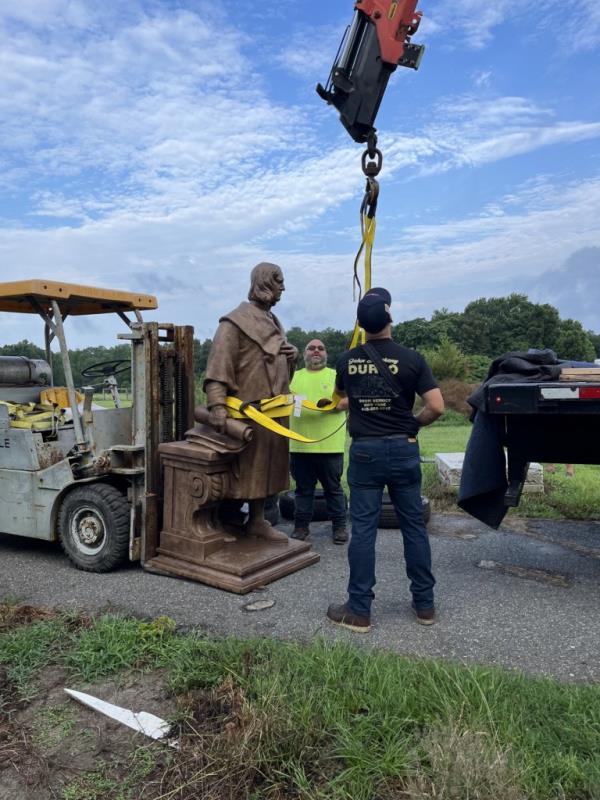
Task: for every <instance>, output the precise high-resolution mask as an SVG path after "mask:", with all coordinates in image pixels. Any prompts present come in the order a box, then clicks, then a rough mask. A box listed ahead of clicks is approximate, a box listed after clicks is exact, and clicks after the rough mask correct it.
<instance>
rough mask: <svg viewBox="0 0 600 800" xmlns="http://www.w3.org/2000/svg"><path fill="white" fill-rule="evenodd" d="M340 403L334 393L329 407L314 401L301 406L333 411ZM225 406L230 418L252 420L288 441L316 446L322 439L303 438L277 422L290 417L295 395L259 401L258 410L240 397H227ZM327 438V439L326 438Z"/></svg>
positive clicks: (315, 409)
mask: <svg viewBox="0 0 600 800" xmlns="http://www.w3.org/2000/svg"><path fill="white" fill-rule="evenodd" d="M338 402H339V397H338V396H337V395H336V394H335V393H334V396H333V400H332V402H331V403H329V405H326V406H323V407H322V408H320V407H319V406H318V405H317V404H316V403H313V402H312V400H302V402H301V403H300V405H301V406H302V408H308V409H310V410H311V411H323V412H327V411H333V410H334V409H335V408H336V407H337V404H338ZM225 405H226V406H227V411H228V413H229V416H230V417H233V418H234V419H251V420H253V421H254V422H257V423H258V424H259V425H262V427H263V428H267V430H270V431H272V432H273V433H277V434H279V435H280V436H285V437H286V438H287V439H293V440H294V441H296V442H303V443H304V444H314V443H315V442H320V441H321V439H309V438H308V437H307V436H302V434H301V433H296V431H292V430H290V429H289V428H286V427H285V426H284V425H280V424H279V422H276V421H275V418H276V417H290V416H291V415H292V412H293V410H294V408H295V407H296V401H295V398H294V395H293V394H279V395H277V396H276V397H269V398H267V399H266V400H259V401H258V408H257V407H256V404H251V403H244V402H242V400H240V399H239V398H238V397H227V398H226V399H225ZM325 438H327V437H325Z"/></svg>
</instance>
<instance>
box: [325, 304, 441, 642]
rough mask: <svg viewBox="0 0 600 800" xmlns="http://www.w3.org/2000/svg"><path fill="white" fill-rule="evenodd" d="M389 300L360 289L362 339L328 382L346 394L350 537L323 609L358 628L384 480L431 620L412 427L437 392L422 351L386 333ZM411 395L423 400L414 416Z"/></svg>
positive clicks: (427, 419) (417, 599) (425, 421)
mask: <svg viewBox="0 0 600 800" xmlns="http://www.w3.org/2000/svg"><path fill="white" fill-rule="evenodd" d="M390 304H391V296H390V293H389V292H388V291H387V289H371V290H370V291H369V292H368V293H367V294H366V295H365V296H364V297H363V299H362V300H361V301H360V303H359V304H358V313H357V317H358V322H359V325H360V326H361V327H362V328H363V329H364V331H365V333H366V340H367V343H366V345H359V346H358V347H355V348H353V349H352V350H349V351H348V352H346V353H344V354H343V355H342V356H341V358H340V360H339V361H338V365H337V377H336V389H337V391H338V394H340V395H341V396H342V397H345V396H347V397H348V402H349V420H348V429H349V432H350V436H351V437H352V445H351V447H350V461H349V466H348V484H349V486H350V515H351V518H352V538H351V540H350V547H349V548H348V562H349V565H350V580H349V583H348V600H347V601H346V602H345V603H344V604H343V605H339V606H338V605H331V606H329V608H328V610H327V616H328V617H329V619H330V620H331V621H332V622H335V623H337V624H339V625H343V626H344V627H346V628H350V630H354V631H360V632H366V631H368V630H370V628H371V602H372V600H373V597H374V596H375V595H374V593H373V587H374V586H375V540H376V537H377V522H378V519H379V512H380V510H381V496H382V493H383V489H384V487H385V486H387V488H388V491H389V495H390V499H391V501H392V503H393V505H394V508H395V509H396V514H397V515H398V521H399V523H400V529H401V531H402V538H403V541H404V559H405V561H406V574H407V575H408V578H409V580H410V590H411V593H412V607H413V609H414V611H415V613H416V617H417V622H419V623H421V624H422V625H431V624H433V622H434V620H435V609H434V602H433V586H434V584H435V579H434V577H433V574H432V572H431V550H430V547H429V539H428V537H427V530H426V528H425V523H424V522H423V510H422V502H421V461H420V458H419V445H418V444H417V433H418V430H419V428H421V427H423V426H425V425H430V424H431V423H432V422H434V421H435V420H436V419H437V418H438V417H439V416H440V415H441V414H442V413H443V412H444V400H443V398H442V393H441V392H440V390H439V388H438V386H437V383H436V382H435V379H434V377H433V375H432V374H431V369H430V368H429V366H428V364H427V362H426V361H425V359H424V358H423V356H421V355H420V354H419V353H417V352H415V351H414V350H410V349H409V348H407V347H403V346H402V345H399V344H396V342H394V341H393V340H392V338H391V334H392V318H391V315H390ZM415 395H419V396H420V397H421V399H422V401H423V408H422V410H421V411H420V412H419V414H418V415H416V416H415V415H414V414H413V413H412V409H413V405H414V402H415Z"/></svg>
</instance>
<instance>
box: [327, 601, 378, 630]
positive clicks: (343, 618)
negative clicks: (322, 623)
mask: <svg viewBox="0 0 600 800" xmlns="http://www.w3.org/2000/svg"><path fill="white" fill-rule="evenodd" d="M327 618H328V619H330V620H331V621H332V622H335V624H336V625H341V626H342V627H343V628H348V630H349V631H354V632H355V633H368V632H369V631H370V630H371V617H370V616H363V615H362V614H355V613H354V611H351V610H350V609H349V608H348V606H347V605H346V604H345V603H344V605H341V606H334V605H331V606H329V608H328V609H327Z"/></svg>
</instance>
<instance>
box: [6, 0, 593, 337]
mask: <svg viewBox="0 0 600 800" xmlns="http://www.w3.org/2000/svg"><path fill="white" fill-rule="evenodd" d="M105 5H106V8H103V7H101V5H100V4H98V3H95V2H91V0H20V1H19V3H14V4H10V6H11V7H10V9H9V4H8V3H4V4H3V7H2V8H0V67H1V68H0V85H1V88H0V171H1V176H2V177H1V180H0V279H2V280H15V279H17V278H28V277H31V278H33V277H44V278H59V279H62V280H65V281H71V282H77V283H88V284H90V285H98V286H110V287H113V288H123V289H131V290H136V291H143V292H150V293H153V294H156V295H157V297H158V299H159V306H160V308H159V312H158V313H157V314H156V315H154V317H155V318H157V319H160V321H164V322H176V323H181V324H192V325H194V327H195V330H196V335H197V336H198V337H199V338H201V339H202V338H205V337H207V336H210V335H211V334H212V332H213V330H214V328H215V326H216V323H217V320H218V317H219V315H220V314H222V313H224V312H226V311H228V310H230V308H231V307H233V306H235V305H237V303H238V302H239V301H240V300H242V299H244V298H245V295H246V292H247V284H248V274H249V271H250V269H251V267H252V266H253V265H254V264H255V263H257V262H259V261H262V260H268V261H275V262H277V263H279V264H281V266H282V267H283V270H284V273H285V277H286V288H287V291H286V293H285V295H284V299H283V300H282V302H281V304H280V305H279V306H278V307H277V311H278V314H279V315H280V317H281V319H282V321H283V322H284V324H285V325H286V326H288V327H291V326H292V325H300V326H302V327H304V328H305V329H307V328H323V327H327V326H331V327H335V328H342V329H350V328H351V327H352V324H353V320H354V308H355V306H354V302H353V297H352V263H353V258H354V254H355V251H356V248H357V246H358V243H359V228H358V206H359V203H360V199H361V197H362V191H363V185H364V179H363V177H362V173H361V171H360V155H361V152H362V147H361V146H360V145H357V144H355V143H354V142H353V141H352V140H351V139H350V137H349V136H348V134H347V133H346V132H345V130H344V129H343V128H342V126H341V124H340V123H339V121H338V118H337V114H336V112H335V110H334V109H333V108H331V107H328V106H326V105H325V104H324V103H323V102H322V101H321V100H320V99H319V98H318V97H317V95H316V93H315V91H314V87H315V84H316V83H317V81H321V82H325V80H326V78H327V75H328V72H329V69H330V67H331V63H332V61H333V58H334V55H335V53H336V51H337V46H338V44H339V40H340V38H341V36H342V33H343V31H344V28H345V26H346V25H347V24H348V23H349V22H350V20H351V18H352V13H353V3H352V2H351V1H350V0H327V2H326V3H324V4H322V5H323V7H322V8H320V9H319V8H318V6H317V5H315V4H313V3H306V2H301V0H278V2H275V0H266V2H265V3H264V4H263V5H260V4H245V5H244V6H243V7H242V6H239V5H237V4H234V3H231V2H222V3H221V2H219V0H215V1H214V2H211V3H204V2H192V1H191V0H190V1H189V2H188V1H187V0H182V1H181V2H165V1H164V0H156V1H155V2H136V0H115V1H113V2H111V3H108V4H105ZM13 6H14V8H13ZM420 9H421V10H422V11H423V13H424V18H423V23H422V25H421V28H420V30H419V32H418V34H417V35H416V36H415V37H414V38H415V41H418V42H422V43H424V44H425V45H426V53H425V56H424V58H423V62H422V65H421V69H420V70H419V71H418V72H416V73H415V72H413V71H410V70H398V71H397V72H396V73H395V74H394V75H393V76H392V79H391V81H390V84H389V87H388V90H387V93H386V95H385V97H384V100H383V104H382V107H381V110H380V113H379V116H378V118H377V127H378V130H379V141H380V146H381V148H382V150H383V152H384V168H383V171H382V173H381V176H380V180H381V198H380V206H379V211H378V234H377V241H376V248H375V256H374V282H375V283H377V284H380V285H385V286H388V287H389V288H390V290H391V291H392V294H393V296H394V305H393V314H394V319H395V320H396V321H400V320H403V319H410V318H413V317H416V316H426V317H428V316H429V315H430V314H431V313H432V312H433V311H434V310H435V309H438V308H442V307H447V308H450V309H453V310H462V308H464V306H465V305H466V303H468V302H469V301H470V300H473V299H476V298H478V297H483V296H488V297H489V296H498V295H503V294H507V293H509V292H511V291H525V292H527V293H528V294H529V295H530V297H532V299H535V300H536V301H539V302H551V303H553V304H555V305H557V306H558V308H559V310H560V312H561V315H562V316H563V317H573V318H575V319H579V320H580V321H581V322H582V323H583V324H584V326H585V327H586V328H591V329H594V330H600V321H599V320H598V314H597V308H598V300H599V299H600V230H599V225H598V220H599V218H600V149H599V143H600V92H598V88H597V84H598V74H599V72H600V70H599V66H600V58H599V47H600V4H599V3H598V2H597V0H577V2H575V0H545V2H541V0H522V2H520V3H518V4H516V3H514V2H508V1H507V0H496V2H495V3H493V4H490V3H488V2H485V1H484V0H454V2H450V0H429V2H426V0H423V2H422V4H421V5H420ZM70 325H71V326H72V327H71V329H70V335H71V344H72V345H77V346H86V345H89V344H111V343H113V342H114V333H115V332H116V330H118V329H119V330H120V328H121V325H120V324H118V323H115V324H114V325H113V323H112V322H110V323H109V322H108V321H107V322H106V323H105V322H104V321H100V320H98V319H91V320H90V319H88V320H74V321H71V322H70ZM41 334H42V331H41V326H39V327H36V326H32V324H31V320H26V319H25V320H23V319H20V318H17V317H16V316H12V315H3V316H2V317H0V340H2V341H4V342H12V341H15V340H16V339H18V338H25V337H27V338H30V339H34V340H36V341H37V340H41Z"/></svg>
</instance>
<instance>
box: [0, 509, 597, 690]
mask: <svg viewBox="0 0 600 800" xmlns="http://www.w3.org/2000/svg"><path fill="white" fill-rule="evenodd" d="M279 527H280V528H281V529H282V530H285V531H286V532H289V531H290V529H291V526H290V524H289V523H286V524H284V525H280V526H279ZM312 528H313V535H312V542H313V546H314V548H315V549H316V550H317V551H318V552H319V553H320V555H321V560H320V562H319V563H318V564H316V565H314V566H312V567H309V568H307V569H304V570H301V571H300V572H297V573H295V574H293V575H290V576H288V577H286V578H282V579H281V580H279V581H276V582H275V583H272V584H269V585H268V586H267V587H266V588H265V589H264V590H262V591H255V592H252V593H251V594H248V595H244V596H239V595H234V594H229V593H227V592H223V591H219V590H217V589H212V588H210V587H208V586H203V585H202V584H198V583H194V582H191V581H187V580H180V579H175V578H170V577H164V576H161V575H154V574H151V573H149V572H145V571H144V570H143V569H141V568H140V567H139V565H131V566H128V567H126V568H124V569H121V570H119V571H117V572H113V573H110V574H106V575H95V574H90V573H85V572H80V571H79V570H77V569H75V568H74V567H72V566H71V565H70V562H69V561H68V560H67V559H66V557H65V556H64V555H63V554H62V551H61V549H60V548H59V546H58V545H54V544H49V543H45V542H39V541H36V540H32V539H23V538H18V537H11V536H6V535H4V534H0V553H1V555H2V557H1V561H0V598H5V597H7V596H10V597H13V598H17V599H18V600H19V601H21V602H27V603H31V604H35V605H47V606H54V607H60V608H63V609H82V610H88V611H98V610H105V609H111V610H113V611H120V612H126V613H130V614H134V615H136V616H143V617H155V616H158V615H160V614H166V615H168V616H170V617H172V618H173V619H174V620H176V622H177V623H178V624H179V625H180V626H182V627H183V628H192V627H193V628H200V629H201V630H203V631H205V632H206V633H207V634H210V635H217V636H226V635H235V636H240V637H253V636H268V637H273V638H278V639H294V640H302V641H306V640H309V639H311V638H312V637H314V636H325V637H327V638H329V639H332V640H333V639H336V638H343V639H349V640H352V641H354V642H356V643H357V644H359V645H361V646H371V647H375V648H382V649H387V650H392V651H395V652H397V653H402V654H408V655H418V656H434V657H438V658H444V659H452V660H457V661H461V662H464V663H468V664H483V665H496V666H503V667H508V668H512V669H516V670H521V671H524V672H527V673H529V674H536V675H549V676H553V677H556V678H558V679H560V680H565V681H586V682H587V681H590V682H592V681H594V682H595V681H600V521H594V522H574V521H548V520H522V519H517V518H515V519H512V520H511V521H510V522H509V523H508V524H507V525H505V526H503V527H502V528H501V529H500V530H498V531H494V530H492V529H490V528H487V527H486V526H485V525H483V524H481V523H478V522H477V521H475V520H473V519H471V518H470V517H468V516H466V515H463V514H433V516H432V520H431V523H430V525H429V533H430V539H431V545H432V550H433V559H434V572H435V575H436V578H437V587H436V605H437V608H438V621H437V623H436V624H435V625H434V626H432V627H430V628H425V627H423V626H420V625H417V624H416V623H415V621H414V617H413V614H412V612H411V608H410V595H409V593H408V582H407V579H406V576H405V572H404V561H403V556H402V537H401V534H400V533H399V532H398V531H393V530H383V531H380V533H379V536H378V542H377V577H378V583H377V586H376V587H375V593H376V599H375V603H374V607H373V621H374V626H373V629H372V631H371V632H370V633H369V634H353V633H351V632H349V631H345V630H343V629H340V628H338V627H337V626H335V625H333V624H332V623H330V622H329V621H328V620H327V619H326V618H325V611H326V609H327V606H328V604H329V603H330V602H343V601H344V600H345V587H346V582H347V560H346V548H345V546H340V545H334V544H333V543H332V542H331V539H330V529H329V525H328V524H326V523H320V524H313V526H312ZM258 600H273V601H274V604H273V605H272V606H271V607H270V608H266V609H263V610H259V611H248V610H246V608H245V606H247V605H248V604H250V603H253V602H255V601H258Z"/></svg>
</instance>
